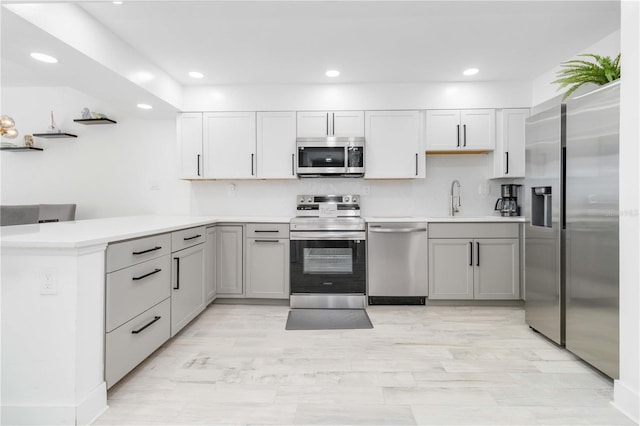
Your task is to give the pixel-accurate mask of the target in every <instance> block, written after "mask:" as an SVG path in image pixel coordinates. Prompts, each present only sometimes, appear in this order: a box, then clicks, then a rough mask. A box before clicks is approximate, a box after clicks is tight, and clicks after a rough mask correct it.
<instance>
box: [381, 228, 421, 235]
mask: <svg viewBox="0 0 640 426" xmlns="http://www.w3.org/2000/svg"><path fill="white" fill-rule="evenodd" d="M369 232H380V233H383V232H386V233H390V234H405V233H408V232H427V228H373V227H370V228H369Z"/></svg>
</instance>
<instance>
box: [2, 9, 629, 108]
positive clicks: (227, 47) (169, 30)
mask: <svg viewBox="0 0 640 426" xmlns="http://www.w3.org/2000/svg"><path fill="white" fill-rule="evenodd" d="M3 3H5V4H7V3H9V4H10V3H16V2H10V1H4V2H3ZM17 3H24V2H17ZM76 4H77V5H79V6H80V7H81V8H82V9H83V10H84V11H85V12H86V13H88V14H89V15H90V16H91V17H92V18H93V19H95V22H94V24H95V25H103V26H104V27H105V29H107V30H108V31H109V32H110V33H111V34H110V35H111V36H112V37H114V38H116V39H119V40H118V42H122V41H124V42H125V43H126V44H128V45H129V46H131V47H132V48H133V49H134V50H135V51H136V52H137V54H138V55H139V56H140V57H141V58H143V59H144V60H145V61H147V62H148V63H151V64H154V65H155V66H157V68H159V69H161V70H164V72H166V74H168V75H169V76H170V77H171V78H172V79H173V80H175V81H176V82H178V83H179V84H180V85H184V86H186V85H203V86H212V85H229V84H241V85H245V84H249V85H253V84H316V83H327V82H331V83H378V82H381V83H382V82H384V83H390V82H391V83H408V82H434V81H461V80H471V81H481V80H485V81H486V80H490V81H505V80H525V81H527V80H532V79H533V78H535V77H536V76H538V75H540V74H542V73H544V72H545V71H548V70H549V69H551V68H553V67H554V66H556V65H558V64H559V63H560V62H561V61H563V60H565V59H567V58H568V57H571V56H573V55H574V54H575V53H576V52H579V51H582V50H583V49H585V48H586V47H588V46H590V45H591V44H593V43H595V42H596V41H598V40H600V39H602V38H603V37H605V36H606V35H609V34H611V33H612V32H613V31H616V30H617V29H619V27H620V3H619V1H614V0H609V1H592V0H587V1H577V0H574V1H540V0H537V1H479V0H476V1H451V0H450V1H301V0H298V1H125V2H124V4H123V5H119V6H118V5H114V4H113V3H112V2H111V1H84V2H76ZM2 15H3V16H2V52H1V53H2V85H5V86H7V85H24V84H56V82H57V83H59V84H64V85H73V84H74V83H73V82H74V81H78V80H79V83H77V84H80V85H82V78H79V79H78V75H81V74H83V73H84V74H85V75H87V74H88V75H91V74H96V75H100V76H101V81H103V82H104V83H103V84H102V86H104V87H103V88H102V90H103V91H104V92H106V93H108V94H110V95H111V96H115V94H114V93H113V92H114V88H116V87H118V84H120V86H122V84H123V83H122V82H119V83H117V84H116V85H115V86H113V88H111V87H110V83H109V80H110V78H109V76H107V75H106V74H108V73H109V70H108V69H107V68H108V67H107V66H106V64H98V63H96V61H95V58H88V57H87V56H88V55H83V54H82V53H81V52H79V51H78V50H77V49H74V48H73V47H72V46H70V44H69V43H64V42H62V41H61V40H57V39H56V38H55V37H53V36H51V35H50V34H49V32H45V31H42V30H41V29H40V28H38V27H37V26H35V25H33V24H32V23H31V22H28V21H27V20H24V19H22V18H21V17H18V16H15V15H14V14H13V13H12V12H9V11H7V10H3V14H2ZM62 21H64V19H63V20H62ZM61 24H62V25H64V24H65V23H64V22H61ZM69 24H70V25H71V24H72V21H69ZM39 45H43V46H49V47H48V48H50V49H51V50H50V51H52V52H60V53H59V54H60V55H62V56H65V55H66V56H68V57H69V58H70V60H71V59H72V62H70V63H71V64H73V66H74V68H73V72H70V71H69V69H64V68H62V67H61V68H60V71H55V70H54V69H55V68H52V67H42V65H41V64H37V63H34V62H35V61H32V60H31V59H30V58H27V56H28V53H29V52H31V51H33V50H34V49H39V48H40V47H39ZM43 49H44V48H43ZM96 49H100V46H96ZM112 53H113V52H112ZM83 56H84V60H83V59H82V57H83ZM61 62H62V61H61ZM56 65H60V64H56ZM100 65H103V66H104V67H102V68H100ZM469 67H477V68H479V69H480V73H479V74H477V75H476V76H473V77H464V76H462V71H463V70H464V69H466V68H469ZM330 68H335V69H338V70H340V71H341V75H340V76H339V77H338V78H337V79H332V80H329V79H328V78H327V77H325V75H324V72H325V71H326V70H327V69H330ZM191 70H198V71H201V72H202V73H204V74H205V78H203V79H201V80H194V79H191V78H190V77H188V76H187V73H188V72H189V71H191ZM112 72H113V71H112ZM116 77H120V78H122V77H123V76H122V75H120V76H115V75H114V76H112V78H111V79H112V80H114V81H115V80H117V79H116ZM129 80H130V79H129ZM85 83H86V84H90V82H88V81H87V82H85ZM128 83H130V81H129V82H128ZM94 84H95V80H94ZM114 84H115V83H114ZM80 88H82V87H80ZM118 90H125V91H126V90H128V89H125V88H124V86H123V87H118ZM131 90H134V91H135V90H136V89H135V88H132V89H131ZM140 90H143V89H140Z"/></svg>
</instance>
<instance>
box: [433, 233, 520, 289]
mask: <svg viewBox="0 0 640 426" xmlns="http://www.w3.org/2000/svg"><path fill="white" fill-rule="evenodd" d="M518 234H519V225H518V224H497V223H496V224H493V223H492V224H430V225H429V236H430V238H429V299H477V300H480V299H485V300H499V299H510V300H517V299H519V298H520V279H519V274H520V272H519V268H520V250H519V247H520V242H519V238H518ZM432 236H433V237H434V238H431V237H432Z"/></svg>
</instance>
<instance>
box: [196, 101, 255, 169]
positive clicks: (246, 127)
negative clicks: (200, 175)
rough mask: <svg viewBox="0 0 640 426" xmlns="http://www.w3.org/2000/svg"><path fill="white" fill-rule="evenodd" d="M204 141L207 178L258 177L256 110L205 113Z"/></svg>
mask: <svg viewBox="0 0 640 426" xmlns="http://www.w3.org/2000/svg"><path fill="white" fill-rule="evenodd" d="M203 141H204V152H203V155H204V177H205V178H207V179H254V178H256V176H257V175H256V113H255V112H206V113H204V115H203Z"/></svg>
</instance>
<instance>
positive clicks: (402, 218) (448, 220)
mask: <svg viewBox="0 0 640 426" xmlns="http://www.w3.org/2000/svg"><path fill="white" fill-rule="evenodd" d="M364 219H365V220H366V221H367V222H380V223H388V222H427V223H443V222H444V223H466V222H473V223H482V222H488V223H491V222H504V223H514V222H515V223H521V222H524V217H523V216H511V217H502V216H470V217H464V216H454V217H451V216H443V217H433V216H429V217H426V216H366V217H365V218H364Z"/></svg>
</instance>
